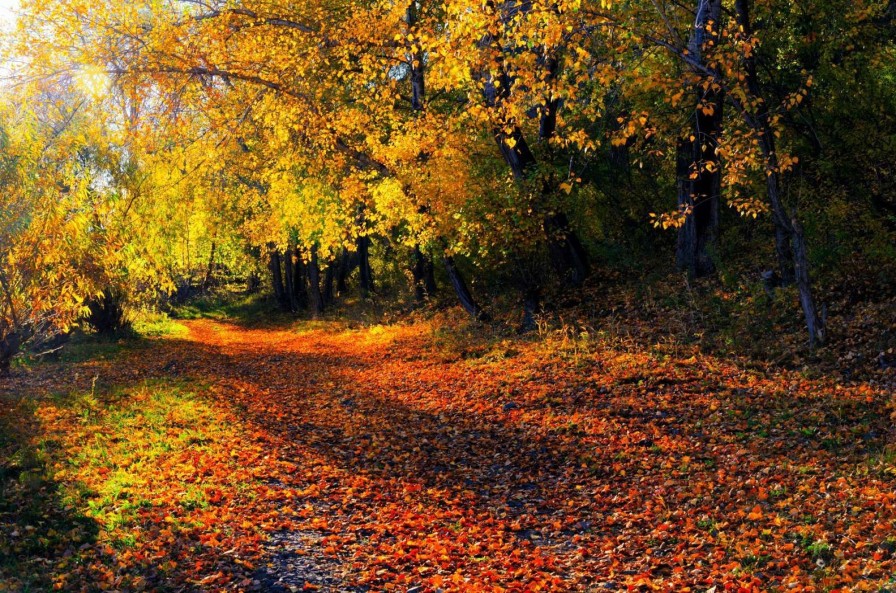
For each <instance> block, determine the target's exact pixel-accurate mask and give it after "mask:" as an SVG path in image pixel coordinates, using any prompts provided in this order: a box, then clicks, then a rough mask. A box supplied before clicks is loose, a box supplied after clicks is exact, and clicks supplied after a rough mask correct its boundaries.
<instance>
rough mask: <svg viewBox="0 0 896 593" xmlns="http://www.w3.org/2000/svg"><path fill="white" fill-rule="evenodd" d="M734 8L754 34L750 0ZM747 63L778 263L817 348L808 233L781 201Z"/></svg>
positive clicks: (751, 119)
mask: <svg viewBox="0 0 896 593" xmlns="http://www.w3.org/2000/svg"><path fill="white" fill-rule="evenodd" d="M735 11H736V13H737V20H738V24H739V25H740V28H741V30H742V31H743V34H744V35H745V36H746V37H749V36H751V35H752V22H751V20H750V0H736V1H735ZM744 65H745V70H746V76H747V90H749V92H750V94H751V95H752V100H753V101H759V102H760V103H761V105H760V107H759V108H758V110H757V113H755V114H751V113H749V112H747V111H745V112H744V116H745V118H746V120H747V123H748V124H749V125H750V127H751V128H752V129H753V131H754V132H755V133H756V135H757V137H758V138H759V147H760V150H761V151H762V156H763V157H764V158H765V169H766V188H767V190H768V199H769V204H770V205H771V208H772V220H773V221H774V224H775V247H776V251H777V255H778V260H779V264H780V265H781V277H782V279H783V280H784V281H785V282H787V281H788V280H791V281H795V282H796V285H797V291H798V292H799V295H800V297H799V298H800V305H801V307H802V309H803V316H804V318H805V321H806V328H807V330H808V331H809V347H810V348H814V347H815V345H816V343H818V342H821V343H823V342H824V340H825V337H826V335H825V334H826V332H825V320H824V318H823V316H821V315H819V312H818V309H817V308H816V306H815V298H814V295H813V288H812V280H811V276H810V274H809V256H808V250H807V248H806V240H805V235H804V234H803V228H802V226H801V225H800V223H799V221H798V220H797V218H796V215H795V214H794V215H793V216H790V217H789V216H788V215H787V211H786V209H785V207H784V204H783V202H782V200H781V195H780V172H779V171H780V166H779V162H778V154H777V152H776V150H775V133H774V130H773V129H772V125H771V120H770V116H769V113H768V109H767V108H766V107H765V102H764V99H763V97H762V92H761V91H762V89H761V88H760V86H759V77H758V75H757V73H756V62H755V60H754V58H753V57H752V56H749V57H746V58H745V59H744ZM745 109H746V107H745ZM788 251H789V252H790V253H788ZM788 255H790V257H792V262H793V263H792V268H791V266H789V265H787V261H786V258H787V256H788Z"/></svg>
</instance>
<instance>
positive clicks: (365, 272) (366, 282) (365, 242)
mask: <svg viewBox="0 0 896 593" xmlns="http://www.w3.org/2000/svg"><path fill="white" fill-rule="evenodd" d="M358 267H359V279H360V282H361V295H362V296H364V297H365V298H367V297H368V296H370V293H372V292H373V291H374V288H373V270H371V268H370V237H368V236H366V235H364V236H361V237H358Z"/></svg>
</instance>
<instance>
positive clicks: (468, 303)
mask: <svg viewBox="0 0 896 593" xmlns="http://www.w3.org/2000/svg"><path fill="white" fill-rule="evenodd" d="M443 262H444V264H445V271H446V272H447V273H448V280H449V281H450V282H451V286H452V287H454V292H456V293H457V298H458V299H459V300H460V304H461V306H462V307H463V308H464V310H465V311H466V312H467V313H469V314H470V315H472V316H473V318H474V319H476V320H477V321H490V320H491V317H490V316H489V315H488V313H486V312H485V311H483V310H482V307H480V306H479V303H477V302H476V299H474V298H473V295H472V294H471V293H470V289H469V288H468V287H467V283H466V282H465V281H464V277H463V276H462V275H461V273H460V271H459V270H458V269H457V266H456V265H455V263H454V258H453V257H451V256H450V255H446V256H444V257H443Z"/></svg>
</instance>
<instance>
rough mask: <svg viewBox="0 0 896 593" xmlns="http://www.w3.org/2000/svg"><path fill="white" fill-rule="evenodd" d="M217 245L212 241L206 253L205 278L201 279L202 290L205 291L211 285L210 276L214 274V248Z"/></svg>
mask: <svg viewBox="0 0 896 593" xmlns="http://www.w3.org/2000/svg"><path fill="white" fill-rule="evenodd" d="M216 247H217V243H215V242H214V241H212V249H211V252H210V253H209V254H208V266H207V267H206V269H205V278H204V279H203V280H202V290H203V291H206V290H208V289H209V287H211V285H212V277H213V275H214V270H215V248H216Z"/></svg>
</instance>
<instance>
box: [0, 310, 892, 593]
mask: <svg viewBox="0 0 896 593" xmlns="http://www.w3.org/2000/svg"><path fill="white" fill-rule="evenodd" d="M183 324H184V325H185V326H186V327H187V331H186V332H185V333H182V334H180V335H177V334H175V335H170V336H167V337H163V338H158V339H151V340H148V341H144V342H142V343H141V344H139V345H137V346H134V347H133V348H130V347H127V348H125V350H124V351H123V352H121V353H118V354H116V355H114V356H111V357H108V358H105V359H103V358H94V359H88V360H85V361H81V362H76V363H68V364H56V365H46V366H44V367H37V368H36V369H35V370H34V371H33V373H32V374H31V375H30V376H27V377H25V378H26V380H27V383H28V384H29V389H31V390H33V391H34V392H35V393H50V392H52V391H54V390H62V389H66V390H72V391H73V393H90V394H91V395H90V397H86V396H78V398H79V399H78V400H77V401H79V402H81V401H87V402H88V404H87V405H88V407H87V408H84V407H83V406H82V407H81V408H74V409H70V407H65V405H63V404H61V403H58V402H57V399H54V398H53V397H49V398H48V397H43V396H42V398H43V399H42V400H41V401H42V402H43V403H42V404H41V405H40V406H39V407H38V410H37V416H38V417H39V418H40V421H41V423H42V424H41V426H40V427H35V429H34V432H42V433H43V435H42V437H41V438H42V439H43V442H44V443H47V442H50V443H53V447H55V448H56V449H60V450H71V451H75V452H77V451H78V447H80V446H81V445H80V443H82V442H86V441H89V442H92V441H96V440H99V439H101V438H102V439H105V440H103V441H102V442H103V443H105V445H104V450H103V451H102V456H98V458H101V460H102V462H103V463H106V465H105V466H103V467H99V469H98V470H97V471H93V470H91V471H89V472H88V471H86V470H85V471H82V472H81V473H80V474H77V475H76V476H74V477H77V478H78V480H80V482H82V483H84V484H87V485H89V486H90V487H91V488H92V489H93V490H94V491H96V492H99V493H102V492H104V491H105V490H104V489H107V486H106V485H107V484H108V483H109V481H110V480H112V479H113V478H114V479H115V480H118V482H116V483H118V484H119V486H120V484H121V483H123V482H122V481H123V480H125V478H128V477H129V476H131V477H132V476H134V475H142V474H140V472H141V471H146V467H145V465H146V464H145V462H144V461H141V460H145V459H146V458H147V454H146V453H145V452H144V453H141V455H142V456H137V455H134V454H133V451H131V450H130V449H128V450H127V451H126V453H127V456H124V458H115V459H113V461H105V460H106V458H107V457H112V456H113V453H114V450H116V449H115V448H116V447H119V448H120V447H121V446H123V445H122V444H121V443H122V442H125V444H127V443H126V441H127V440H128V438H130V435H128V434H127V433H123V432H122V429H121V428H117V429H116V428H115V427H114V426H113V425H112V424H110V423H109V422H106V421H105V420H104V418H106V417H107V416H109V417H112V416H114V417H115V418H119V417H125V418H131V417H132V416H133V415H135V414H136V415H139V414H144V415H143V416H139V422H131V424H128V425H127V427H130V428H127V427H126V428H127V429H128V430H132V431H135V432H134V435H133V439H134V441H135V442H137V441H138V440H139V439H138V437H139V436H140V434H138V432H137V431H139V430H140V427H142V426H144V425H147V426H150V428H152V430H151V431H150V432H151V433H152V434H151V435H150V436H152V435H157V436H154V437H153V438H156V439H157V440H158V438H162V440H163V442H160V443H157V444H158V445H164V448H163V449H161V452H160V453H158V456H157V457H155V458H154V459H156V461H155V462H154V463H155V464H156V465H155V466H153V467H151V468H150V469H151V470H152V472H153V473H152V474H151V478H150V479H149V482H150V484H149V486H148V487H146V486H141V485H140V484H139V483H134V480H132V481H131V482H128V484H129V486H128V488H130V491H128V494H127V496H126V497H125V498H124V499H122V498H121V496H120V495H119V494H117V492H118V491H119V490H121V488H119V489H118V490H116V491H115V492H116V494H115V497H114V498H111V499H110V502H109V505H110V508H112V509H113V510H115V512H119V511H120V510H121V508H120V504H121V500H136V499H137V498H138V497H139V496H142V497H144V498H145V502H144V503H141V506H140V507H139V509H138V510H137V511H136V513H137V515H136V516H135V518H134V519H133V523H129V524H128V525H129V527H128V529H130V535H129V536H128V537H132V538H133V539H134V541H135V543H132V544H128V545H129V546H132V547H130V548H125V550H124V551H121V550H119V551H116V545H118V544H114V541H113V544H114V545H108V544H105V543H103V542H104V541H106V540H104V539H103V536H102V535H100V536H96V540H97V543H96V544H95V545H92V547H90V548H89V549H90V550H95V556H92V558H95V559H94V560H93V561H92V562H93V563H92V564H90V563H84V564H83V566H89V567H91V569H90V570H91V571H92V572H90V573H89V575H88V573H87V572H82V573H74V572H72V571H73V570H74V569H72V568H71V566H70V565H66V564H65V563H64V562H63V563H62V564H60V565H59V566H62V567H65V566H68V568H64V571H68V572H67V573H66V574H67V575H68V578H69V581H68V582H69V583H75V584H77V583H83V582H86V581H85V580H84V579H86V578H88V576H89V578H92V579H105V578H108V579H109V582H110V583H112V584H113V585H114V586H113V587H112V588H117V589H119V590H132V589H137V588H138V587H137V586H136V585H134V586H132V587H128V586H123V585H122V584H121V583H122V582H130V583H135V582H138V583H139V582H143V583H144V584H146V583H148V585H149V588H150V589H153V590H160V591H163V590H171V591H183V590H198V591H206V590H255V591H300V590H307V589H315V588H317V589H318V590H322V591H333V592H343V591H386V590H398V591H433V592H434V591H437V590H443V591H497V590H503V591H519V592H525V591H547V590H555V591H605V590H624V589H627V588H636V589H637V588H643V587H648V588H652V589H658V590H685V589H686V588H688V587H690V588H692V589H694V588H696V589H698V590H699V589H705V588H708V587H712V586H723V587H737V586H741V587H746V588H747V589H749V588H751V587H755V588H759V589H762V590H766V589H772V588H779V587H790V586H793V587H795V588H796V590H798V589H799V587H801V586H804V587H807V588H808V589H817V588H820V587H827V588H836V587H849V588H855V587H858V585H857V583H858V584H863V583H864V584H868V586H869V587H871V590H877V589H880V588H881V587H885V586H887V583H888V579H890V576H891V575H892V574H894V569H896V560H894V553H896V544H893V543H892V541H891V540H889V539H887V538H889V537H892V534H893V533H896V529H894V527H896V504H894V498H893V497H894V495H893V492H896V468H894V466H893V459H894V457H893V453H892V452H893V448H892V447H893V442H894V436H896V435H894V432H893V426H892V422H890V421H889V420H888V414H889V412H888V411H887V408H886V406H887V405H888V404H890V402H891V398H892V394H888V393H886V391H885V390H881V389H877V388H875V387H874V386H871V385H867V384H865V385H863V384H854V385H842V384H839V383H838V382H837V380H835V379H833V378H824V377H822V378H818V379H808V378H806V377H803V376H801V375H800V374H798V373H776V374H766V373H764V372H762V371H760V370H757V369H755V368H754V369H752V370H751V369H747V368H745V367H744V366H741V365H739V364H738V363H737V361H726V360H722V359H718V358H715V357H712V356H708V355H701V354H700V353H699V352H695V353H694V355H693V356H688V357H684V356H682V355H681V354H680V353H679V354H676V353H675V352H663V351H661V350H659V349H653V350H636V349H620V348H618V347H613V346H610V345H606V344H601V343H600V342H594V343H592V344H591V345H590V346H589V348H587V349H585V350H582V349H581V348H580V346H578V345H572V346H571V345H570V344H568V343H566V342H562V341H561V342H557V341H550V340H547V341H539V340H516V339H514V340H510V339H507V340H500V339H486V338H482V337H478V338H477V337H475V336H473V335H472V334H470V335H464V334H462V333H459V332H454V333H452V332H444V331H441V330H438V329H433V328H432V327H431V326H429V325H425V324H420V323H418V324H409V325H394V326H387V327H380V326H375V327H371V328H362V329H347V328H345V327H344V326H337V325H335V324H327V323H306V324H301V325H298V326H296V327H288V328H287V327H266V326H245V325H241V324H238V323H235V322H231V321H220V320H210V319H200V320H193V321H185V322H183ZM169 392H173V393H175V395H172V396H169V395H166V396H165V398H163V399H162V400H158V398H156V396H155V395H153V394H158V393H162V394H165V393H169ZM183 393H186V394H185V395H184V394H183ZM93 394H96V397H94V395H93ZM177 394H182V395H177ZM85 397H86V399H85ZM153 398H156V399H153ZM166 398H167V399H166ZM94 400H97V401H94ZM157 400H158V401H157ZM153 402H155V403H153ZM66 405H68V404H66ZM153 405H155V406H156V407H157V408H158V409H156V408H152V406H153ZM122 410H123V411H122ZM191 410H193V412H192V415H189V414H188V413H190V412H191ZM196 410H198V411H196ZM85 419H87V420H85ZM153 423H154V424H153ZM115 430H118V433H115ZM113 433H115V434H113ZM116 434H117V435H120V436H116ZM104 435H105V436H104ZM158 435H161V437H158ZM42 446H46V445H42ZM132 448H133V447H132ZM106 449H108V451H106ZM79 455H81V456H80V457H77V456H72V459H75V460H77V461H76V462H77V463H80V464H82V465H84V463H85V462H84V461H83V459H84V455H83V454H79ZM72 463H75V462H72ZM59 466H60V465H59V464H57V467H59ZM56 479H57V480H59V481H60V484H63V485H64V484H67V483H70V482H71V481H72V479H73V477H72V476H68V477H67V476H66V474H65V472H62V473H57V474H56ZM144 481H146V480H144ZM141 488H142V489H141ZM90 496H93V495H90ZM95 499H96V497H95V496H94V498H93V499H92V500H93V502H91V503H90V504H91V505H92V506H91V508H99V507H98V506H97V503H96V500H95ZM66 504H67V506H65V508H70V506H71V503H66ZM116 505H118V506H116ZM0 510H2V509H0ZM95 514H96V513H94V515H95ZM0 515H2V513H0ZM119 522H120V521H119ZM0 523H2V516H0ZM2 528H3V525H2V524H0V535H2V531H3V530H2ZM13 528H16V529H18V530H19V531H21V528H20V527H16V526H15V525H13V527H11V528H10V529H13ZM109 529H111V528H109ZM107 539H109V538H107ZM109 541H111V540H109ZM0 543H2V542H0ZM92 553H93V552H92ZM41 566H43V564H41ZM109 566H111V567H113V568H109V569H108V574H106V573H105V572H104V571H105V570H106V567H109ZM160 567H161V568H160ZM59 570H63V569H62V568H60V569H59ZM79 570H82V569H79ZM98 573H99V574H100V576H99V577H98V576H97V574H98ZM116 575H117V576H116ZM0 576H2V575H0ZM125 577H127V578H131V579H132V580H131V581H122V579H124V578H125ZM78 579H81V580H78ZM116 579H118V580H117V581H116ZM134 579H136V580H134ZM140 579H145V580H143V581H140ZM97 582H98V581H97ZM0 583H2V579H0ZM116 583H117V584H116ZM110 586H111V585H110ZM87 588H88V589H89V587H87ZM0 589H2V587H0ZM13 590H15V589H13ZM67 590H79V587H77V586H71V587H69V588H68V589H67Z"/></svg>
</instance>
